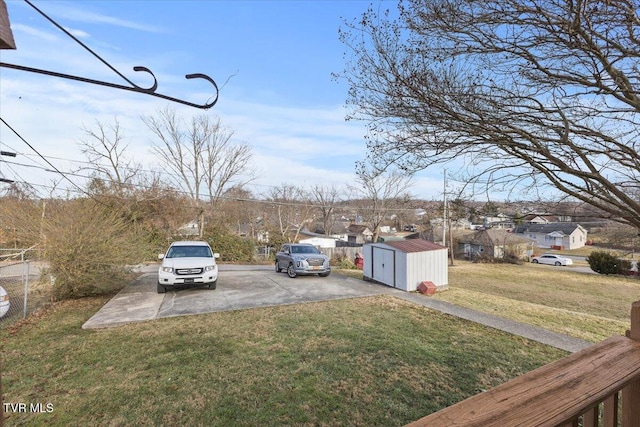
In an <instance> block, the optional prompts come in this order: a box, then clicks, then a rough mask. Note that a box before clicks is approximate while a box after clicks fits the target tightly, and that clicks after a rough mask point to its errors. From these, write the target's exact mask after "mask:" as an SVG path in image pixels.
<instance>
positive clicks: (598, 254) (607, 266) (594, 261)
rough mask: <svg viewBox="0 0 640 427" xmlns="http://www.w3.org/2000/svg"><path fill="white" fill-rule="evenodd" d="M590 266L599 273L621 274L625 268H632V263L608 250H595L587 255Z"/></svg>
mask: <svg viewBox="0 0 640 427" xmlns="http://www.w3.org/2000/svg"><path fill="white" fill-rule="evenodd" d="M587 262H588V263H589V267H591V269H592V270H593V271H595V272H596V273H599V274H606V275H609V274H621V273H623V272H624V271H625V270H630V269H631V263H630V262H629V261H627V260H623V259H619V258H618V257H617V256H616V255H614V254H612V253H611V252H607V251H593V252H591V254H590V255H589V256H588V257H587Z"/></svg>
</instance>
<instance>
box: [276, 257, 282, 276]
mask: <svg viewBox="0 0 640 427" xmlns="http://www.w3.org/2000/svg"><path fill="white" fill-rule="evenodd" d="M281 271H282V269H281V268H280V267H279V266H278V260H276V273H280V272H281Z"/></svg>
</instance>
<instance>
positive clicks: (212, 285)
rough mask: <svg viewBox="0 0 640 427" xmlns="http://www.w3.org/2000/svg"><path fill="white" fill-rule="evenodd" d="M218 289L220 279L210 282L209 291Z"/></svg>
mask: <svg viewBox="0 0 640 427" xmlns="http://www.w3.org/2000/svg"><path fill="white" fill-rule="evenodd" d="M217 287H218V279H216V280H214V281H213V282H209V283H208V284H207V288H209V289H215V288H217Z"/></svg>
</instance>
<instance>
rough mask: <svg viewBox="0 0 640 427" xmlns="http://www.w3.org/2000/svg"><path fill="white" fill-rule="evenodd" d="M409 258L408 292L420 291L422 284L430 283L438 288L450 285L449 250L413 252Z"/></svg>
mask: <svg viewBox="0 0 640 427" xmlns="http://www.w3.org/2000/svg"><path fill="white" fill-rule="evenodd" d="M406 255H407V256H408V261H407V268H406V275H407V276H406V287H407V289H406V290H407V291H415V290H416V289H418V285H419V284H420V282H424V281H430V282H433V283H434V284H435V285H436V286H437V287H443V286H447V285H448V284H449V268H448V263H449V259H448V254H447V250H446V249H443V250H435V251H426V252H412V253H408V254H406Z"/></svg>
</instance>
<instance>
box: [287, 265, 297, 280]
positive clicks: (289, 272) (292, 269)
mask: <svg viewBox="0 0 640 427" xmlns="http://www.w3.org/2000/svg"><path fill="white" fill-rule="evenodd" d="M287 276H289V277H291V278H292V279H293V278H294V277H296V276H297V274H296V269H295V267H294V266H293V263H291V264H289V267H287Z"/></svg>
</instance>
